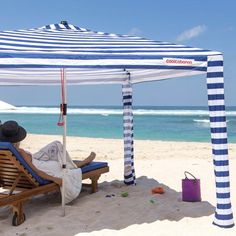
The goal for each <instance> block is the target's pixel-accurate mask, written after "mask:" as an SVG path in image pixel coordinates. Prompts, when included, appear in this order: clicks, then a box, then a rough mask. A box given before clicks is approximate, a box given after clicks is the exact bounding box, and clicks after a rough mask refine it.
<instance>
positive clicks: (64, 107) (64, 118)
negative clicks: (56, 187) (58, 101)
mask: <svg viewBox="0 0 236 236" xmlns="http://www.w3.org/2000/svg"><path fill="white" fill-rule="evenodd" d="M61 70H62V78H63V83H62V86H63V91H64V95H63V99H62V121H63V163H62V170H63V173H62V191H61V192H62V194H61V195H62V201H61V204H62V216H65V214H66V213H65V184H66V183H65V177H66V172H67V169H66V168H67V167H66V136H67V91H66V90H67V83H66V70H65V69H64V68H62V69H61Z"/></svg>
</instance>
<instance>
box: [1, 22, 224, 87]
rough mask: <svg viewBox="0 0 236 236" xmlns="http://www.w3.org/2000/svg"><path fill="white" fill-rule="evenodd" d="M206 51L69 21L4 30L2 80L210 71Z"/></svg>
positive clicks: (119, 79)
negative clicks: (82, 25)
mask: <svg viewBox="0 0 236 236" xmlns="http://www.w3.org/2000/svg"><path fill="white" fill-rule="evenodd" d="M219 54H221V53H220V52H214V51H210V50H203V49H200V48H193V47H188V46H184V45H176V44H172V43H168V42H160V41H154V40H148V39H145V38H141V37H136V36H127V35H118V34H109V33H102V32H96V31H91V30H87V29H84V28H79V27H76V26H74V25H71V24H67V23H65V24H52V25H47V26H44V27H41V28H35V29H29V30H12V31H0V85H18V84H21V85H32V84H39V85H40V84H42V85H45V84H59V83H60V68H67V69H66V75H67V83H68V84H99V83H100V84H106V83H116V84H121V83H123V81H124V79H125V77H126V73H127V71H128V72H130V75H131V83H139V82H144V81H152V80H161V79H168V78H174V77H181V76H191V75H197V74H202V73H206V67H207V56H209V55H219Z"/></svg>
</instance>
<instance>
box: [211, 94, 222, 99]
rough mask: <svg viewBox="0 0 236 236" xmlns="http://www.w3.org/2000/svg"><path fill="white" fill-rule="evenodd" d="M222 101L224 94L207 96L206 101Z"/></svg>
mask: <svg viewBox="0 0 236 236" xmlns="http://www.w3.org/2000/svg"><path fill="white" fill-rule="evenodd" d="M223 99H225V96H224V94H213V95H208V100H223Z"/></svg>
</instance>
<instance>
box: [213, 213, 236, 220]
mask: <svg viewBox="0 0 236 236" xmlns="http://www.w3.org/2000/svg"><path fill="white" fill-rule="evenodd" d="M215 217H216V219H218V220H231V219H233V214H228V215H220V214H217V213H215Z"/></svg>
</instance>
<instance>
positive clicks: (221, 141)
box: [211, 138, 228, 144]
mask: <svg viewBox="0 0 236 236" xmlns="http://www.w3.org/2000/svg"><path fill="white" fill-rule="evenodd" d="M211 142H212V143H213V144H226V143H228V142H227V138H215V139H214V138H212V139H211Z"/></svg>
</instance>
